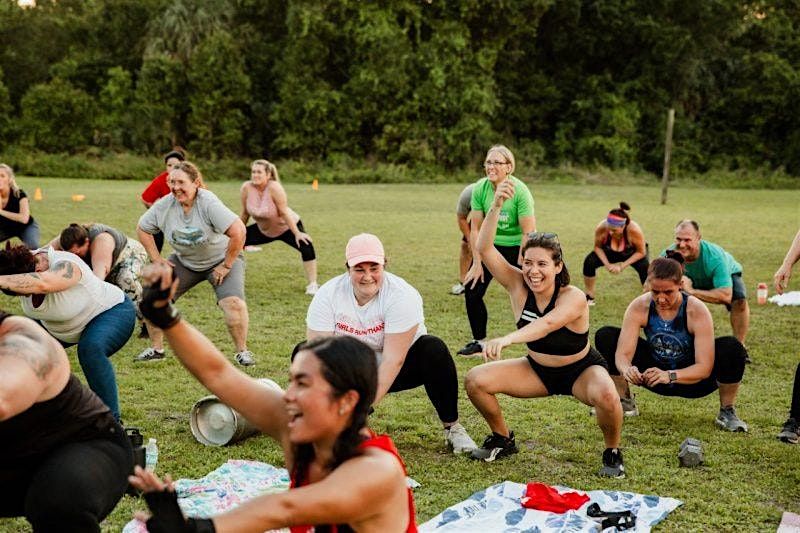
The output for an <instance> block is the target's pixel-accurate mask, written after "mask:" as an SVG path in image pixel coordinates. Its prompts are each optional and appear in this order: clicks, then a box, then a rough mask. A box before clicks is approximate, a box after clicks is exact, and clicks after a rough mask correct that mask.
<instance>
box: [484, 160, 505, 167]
mask: <svg viewBox="0 0 800 533" xmlns="http://www.w3.org/2000/svg"><path fill="white" fill-rule="evenodd" d="M507 164H508V161H484V162H483V166H485V167H486V168H489V167H497V166H500V165H507Z"/></svg>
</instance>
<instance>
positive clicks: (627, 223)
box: [583, 202, 650, 305]
mask: <svg viewBox="0 0 800 533" xmlns="http://www.w3.org/2000/svg"><path fill="white" fill-rule="evenodd" d="M630 210H631V206H629V205H628V204H626V203H625V202H620V203H619V207H618V208H614V209H612V210H611V211H609V212H608V215H606V218H604V219H603V220H601V221H600V223H599V224H598V225H597V227H596V228H595V229H594V248H593V249H592V251H591V252H589V255H587V256H586V258H585V259H584V260H583V285H584V287H586V300H587V301H588V302H589V305H594V295H595V294H594V285H595V281H597V277H596V271H597V269H598V268H600V267H604V268H605V269H606V270H608V271H609V272H611V273H612V274H619V273H620V272H622V271H623V270H625V268H626V267H633V269H634V270H636V273H637V274H638V275H639V282H640V283H641V284H642V285H644V282H645V280H646V279H647V267H648V266H649V265H650V260H649V258H648V253H647V252H648V250H647V242H646V241H645V238H644V232H643V231H642V228H641V226H639V224H637V223H636V222H634V221H633V220H631V217H630V216H628V211H630Z"/></svg>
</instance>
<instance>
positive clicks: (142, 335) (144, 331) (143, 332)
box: [139, 322, 150, 339]
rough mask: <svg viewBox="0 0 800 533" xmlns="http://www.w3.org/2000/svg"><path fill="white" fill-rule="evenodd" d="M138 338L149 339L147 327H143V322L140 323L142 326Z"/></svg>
mask: <svg viewBox="0 0 800 533" xmlns="http://www.w3.org/2000/svg"><path fill="white" fill-rule="evenodd" d="M139 338H140V339H149V338H150V335H148V334H147V326H145V325H144V322H142V326H141V328H140V329H139Z"/></svg>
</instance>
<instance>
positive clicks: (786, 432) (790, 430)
mask: <svg viewBox="0 0 800 533" xmlns="http://www.w3.org/2000/svg"><path fill="white" fill-rule="evenodd" d="M778 438H779V439H780V440H782V441H783V442H785V443H787V444H797V441H798V440H800V425H798V424H797V420H796V419H795V418H790V419H789V420H787V421H786V423H785V424H783V429H782V430H781V432H780V433H778Z"/></svg>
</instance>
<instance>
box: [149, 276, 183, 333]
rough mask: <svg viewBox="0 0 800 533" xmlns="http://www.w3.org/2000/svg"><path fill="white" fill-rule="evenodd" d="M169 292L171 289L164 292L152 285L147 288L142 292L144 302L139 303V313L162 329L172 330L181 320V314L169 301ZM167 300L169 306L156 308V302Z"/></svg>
mask: <svg viewBox="0 0 800 533" xmlns="http://www.w3.org/2000/svg"><path fill="white" fill-rule="evenodd" d="M169 292H170V291H169V289H163V290H162V289H160V288H158V287H154V286H152V285H151V286H149V287H145V288H144V291H143V292H142V301H141V302H140V303H139V311H140V312H141V313H142V315H143V316H144V317H145V318H146V319H147V320H149V321H150V322H151V323H152V324H153V325H154V326H156V327H157V328H160V329H168V328H171V327H172V326H174V325H175V324H177V323H178V321H179V320H180V319H181V314H180V312H179V311H178V309H177V308H176V307H175V306H174V305H172V302H171V301H170V299H169ZM165 300H166V302H167V305H165V306H163V307H156V306H155V304H156V302H162V301H165Z"/></svg>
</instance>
